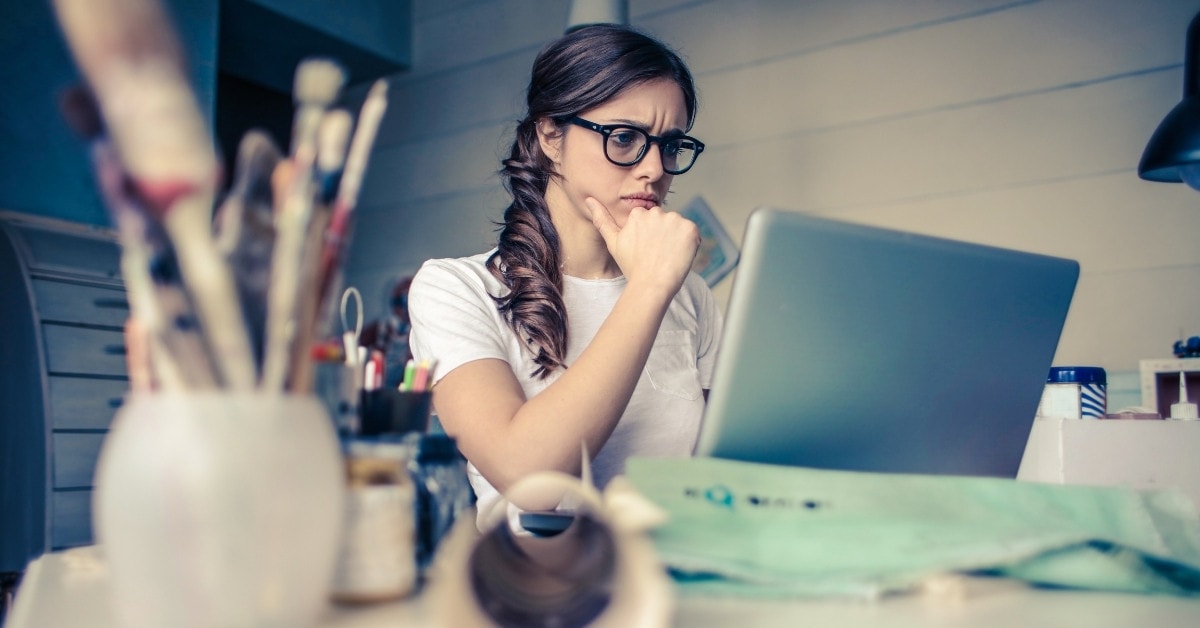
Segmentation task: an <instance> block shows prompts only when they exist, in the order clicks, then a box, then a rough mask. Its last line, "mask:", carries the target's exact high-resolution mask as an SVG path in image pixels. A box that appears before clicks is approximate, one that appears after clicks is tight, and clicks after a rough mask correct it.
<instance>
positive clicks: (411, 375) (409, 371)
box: [400, 360, 417, 392]
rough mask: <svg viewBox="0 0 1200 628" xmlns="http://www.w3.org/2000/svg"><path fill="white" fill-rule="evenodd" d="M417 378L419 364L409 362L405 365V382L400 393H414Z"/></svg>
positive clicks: (412, 361) (402, 382)
mask: <svg viewBox="0 0 1200 628" xmlns="http://www.w3.org/2000/svg"><path fill="white" fill-rule="evenodd" d="M416 377H417V363H416V362H415V361H414V360H409V361H408V362H406V363H405V364H404V380H403V381H401V382H400V392H413V383H414V380H415V379H416Z"/></svg>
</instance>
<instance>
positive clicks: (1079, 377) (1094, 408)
mask: <svg viewBox="0 0 1200 628" xmlns="http://www.w3.org/2000/svg"><path fill="white" fill-rule="evenodd" d="M1063 395H1067V396H1069V399H1065V400H1064V401H1066V402H1067V403H1066V404H1065V406H1063V405H1060V404H1055V405H1057V406H1058V407H1068V408H1070V410H1069V411H1068V414H1069V416H1064V418H1079V419H1103V418H1104V417H1105V415H1106V414H1107V413H1108V375H1107V374H1106V373H1105V372H1104V369H1102V368H1100V367H1098V366H1056V367H1053V368H1051V369H1050V374H1049V375H1048V376H1047V377H1046V392H1045V393H1043V406H1047V407H1048V406H1049V405H1051V404H1049V403H1047V402H1048V401H1049V400H1048V399H1047V396H1055V397H1057V398H1058V399H1060V400H1063Z"/></svg>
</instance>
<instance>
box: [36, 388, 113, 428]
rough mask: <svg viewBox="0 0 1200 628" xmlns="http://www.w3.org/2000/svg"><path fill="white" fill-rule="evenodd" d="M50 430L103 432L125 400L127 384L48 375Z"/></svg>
mask: <svg viewBox="0 0 1200 628" xmlns="http://www.w3.org/2000/svg"><path fill="white" fill-rule="evenodd" d="M47 379H48V380H49V383H50V407H49V408H48V410H49V413H50V427H51V429H56V430H104V429H108V427H109V425H111V424H112V419H113V415H114V414H116V412H117V408H120V407H121V404H122V403H124V401H125V393H126V392H127V391H128V390H129V383H128V382H125V381H122V380H111V379H86V378H81V377H61V376H54V375H51V376H50V377H49V378H47Z"/></svg>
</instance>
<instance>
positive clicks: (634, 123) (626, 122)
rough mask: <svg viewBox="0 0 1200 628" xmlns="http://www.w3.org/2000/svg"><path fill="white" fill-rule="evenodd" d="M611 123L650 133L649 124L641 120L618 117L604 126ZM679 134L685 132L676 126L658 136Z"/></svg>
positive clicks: (675, 135) (611, 124)
mask: <svg viewBox="0 0 1200 628" xmlns="http://www.w3.org/2000/svg"><path fill="white" fill-rule="evenodd" d="M613 125H621V126H631V127H634V128H638V129H641V130H643V131H645V132H646V133H650V125H649V124H647V123H645V122H643V121H641V120H631V119H629V118H618V119H617V120H615V121H613V122H610V123H608V124H607V125H606V126H613ZM680 135H685V132H684V130H683V129H680V128H678V127H676V128H674V129H667V130H666V131H664V132H663V134H662V135H661V136H660V137H678V136H680Z"/></svg>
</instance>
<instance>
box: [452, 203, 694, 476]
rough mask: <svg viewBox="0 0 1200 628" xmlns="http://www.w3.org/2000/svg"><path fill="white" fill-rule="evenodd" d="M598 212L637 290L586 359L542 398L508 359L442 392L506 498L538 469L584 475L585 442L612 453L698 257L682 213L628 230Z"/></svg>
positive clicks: (468, 448) (629, 291)
mask: <svg viewBox="0 0 1200 628" xmlns="http://www.w3.org/2000/svg"><path fill="white" fill-rule="evenodd" d="M593 210H594V221H595V222H596V224H597V227H598V228H599V229H600V233H601V235H602V236H603V237H604V239H605V241H606V242H607V243H608V245H609V250H610V252H611V253H612V255H613V257H614V259H615V260H616V261H617V263H618V265H619V266H620V267H621V269H622V272H623V273H624V274H625V276H626V282H627V283H626V287H625V290H624V292H623V293H622V295H621V297H620V298H619V299H618V300H617V302H616V304H615V305H614V306H613V309H612V312H611V313H610V314H609V315H608V318H607V319H606V320H605V321H604V323H603V324H602V325H601V327H600V329H599V330H598V331H597V332H596V336H595V338H594V339H593V340H592V342H591V343H590V344H589V345H588V346H587V348H586V349H584V351H583V353H582V354H581V355H580V356H579V359H578V360H576V362H575V363H574V364H572V365H571V366H570V368H567V369H566V370H564V371H563V373H562V375H561V376H560V377H559V378H558V379H557V380H556V381H555V382H554V383H552V384H551V385H550V386H548V387H547V388H546V389H545V390H544V391H542V392H541V393H540V394H538V395H537V396H535V397H534V398H533V399H526V398H525V396H524V394H523V391H522V389H521V386H520V384H519V382H518V381H517V379H516V377H515V376H514V375H513V373H512V368H511V367H510V366H509V365H508V364H507V363H506V362H504V361H503V360H498V359H483V360H476V361H473V362H468V363H466V364H463V365H462V366H459V367H458V368H456V369H454V370H452V371H450V372H449V373H447V374H446V375H445V376H444V377H443V378H442V379H441V380H440V381H439V382H438V383H437V385H436V386H435V387H434V389H433V399H434V405H435V407H436V408H437V413H438V418H439V420H440V421H441V422H442V425H443V426H444V427H445V429H446V431H447V433H448V434H450V435H451V436H454V437H455V439H456V441H457V442H458V445H459V449H460V450H461V451H462V452H463V455H465V456H466V457H467V459H469V460H470V461H471V462H472V463H473V464H474V465H475V467H476V468H477V469H479V471H480V473H482V474H483V476H484V477H485V478H487V480H488V482H490V483H491V484H492V485H493V486H495V487H496V488H497V489H498V490H500V491H501V492H503V491H504V490H505V489H506V488H507V487H508V486H511V484H512V483H513V482H515V481H516V480H518V479H520V478H521V477H524V476H525V475H527V474H529V473H531V472H533V471H539V470H548V469H555V470H560V471H564V472H568V473H573V474H578V473H579V471H580V462H581V449H580V447H581V444H582V445H583V446H586V447H587V450H588V452H589V454H590V455H593V456H594V455H595V453H596V452H597V451H599V450H600V448H601V447H603V445H604V443H605V442H606V441H607V440H608V437H609V435H610V434H612V431H613V429H615V428H616V425H617V422H618V421H619V420H620V418H621V415H622V414H623V413H624V411H625V406H626V404H627V403H628V402H629V398H630V396H631V395H632V394H633V389H634V387H635V386H636V385H637V381H638V378H639V376H640V374H641V371H642V369H643V367H644V366H645V364H646V359H647V358H648V356H649V354H650V350H651V348H652V347H653V345H654V338H655V336H656V335H657V334H658V328H659V326H660V324H661V323H662V319H663V316H664V314H665V312H666V310H667V306H668V305H669V304H670V302H671V300H672V298H674V296H675V293H676V292H678V290H679V287H680V285H681V284H682V282H683V278H684V277H685V276H686V275H687V271H688V270H689V269H690V267H691V262H692V258H693V257H694V256H695V252H696V248H697V245H698V241H699V234H698V231H697V229H696V226H695V225H694V224H693V223H691V222H690V221H688V220H686V219H685V218H683V217H682V216H679V215H678V214H675V213H668V212H664V211H662V210H661V209H658V208H654V209H650V210H641V211H637V212H634V213H633V214H631V215H630V217H629V219H628V220H627V221H626V224H625V226H624V227H623V228H618V227H617V225H616V224H615V223H614V222H613V220H612V217H611V215H609V213H608V211H607V209H604V208H603V207H601V206H599V205H598V204H597V205H596V206H595V207H593Z"/></svg>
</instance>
